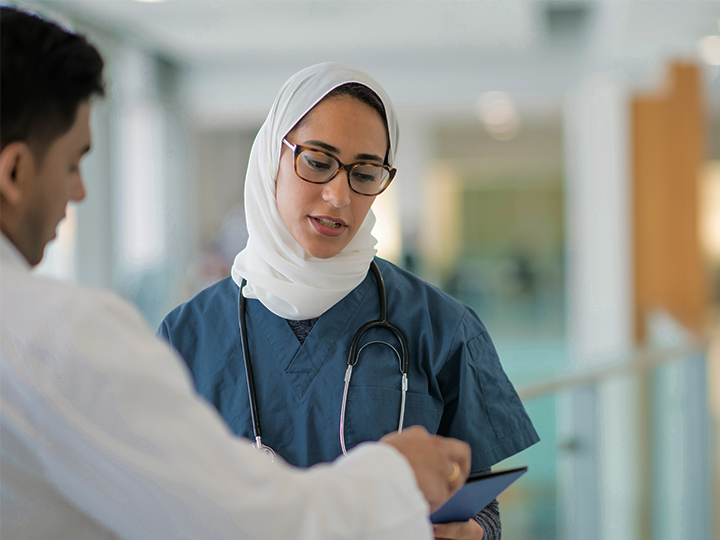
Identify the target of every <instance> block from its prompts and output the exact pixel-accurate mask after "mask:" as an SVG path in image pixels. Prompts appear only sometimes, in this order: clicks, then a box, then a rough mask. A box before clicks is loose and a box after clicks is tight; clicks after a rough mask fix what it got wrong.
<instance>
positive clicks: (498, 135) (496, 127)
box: [475, 92, 520, 141]
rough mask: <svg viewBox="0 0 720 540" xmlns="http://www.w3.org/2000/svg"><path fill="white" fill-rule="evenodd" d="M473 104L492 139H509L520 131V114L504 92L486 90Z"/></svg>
mask: <svg viewBox="0 0 720 540" xmlns="http://www.w3.org/2000/svg"><path fill="white" fill-rule="evenodd" d="M475 106H476V108H477V113H478V116H479V117H480V120H481V121H482V123H483V124H485V129H487V131H488V133H489V134H490V136H491V137H492V138H493V139H497V140H499V141H509V140H510V139H512V138H513V137H515V136H516V135H517V134H518V133H519V132H520V115H519V114H518V112H517V109H516V108H515V104H514V103H513V100H512V98H511V97H510V96H509V95H507V94H506V93H505V92H486V93H484V94H483V95H482V96H480V98H479V99H478V100H477V103H476V104H475Z"/></svg>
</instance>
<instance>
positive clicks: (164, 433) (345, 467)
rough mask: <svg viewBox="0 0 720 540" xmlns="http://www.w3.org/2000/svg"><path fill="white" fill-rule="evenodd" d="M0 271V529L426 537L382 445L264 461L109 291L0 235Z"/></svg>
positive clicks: (9, 534) (50, 534)
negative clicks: (306, 460) (315, 457)
mask: <svg viewBox="0 0 720 540" xmlns="http://www.w3.org/2000/svg"><path fill="white" fill-rule="evenodd" d="M0 285H1V287H0V292H1V294H0V320H1V324H0V368H1V371H0V445H1V449H0V492H1V497H2V499H1V500H0V512H1V514H0V536H1V537H2V538H3V540H12V539H15V538H32V539H44V538H47V539H53V540H62V539H73V540H82V539H90V538H92V539H103V538H133V539H135V538H137V539H153V540H158V539H164V538H183V539H194V538H198V539H200V538H201V539H203V540H205V539H214V540H219V539H225V538H228V539H230V538H232V539H233V540H238V539H244V538H263V539H272V540H289V539H308V540H310V539H312V540H321V539H323V538H332V539H360V538H368V539H370V538H372V539H393V540H397V539H405V538H407V539H413V540H416V539H418V538H430V537H431V528H430V524H429V522H428V519H427V514H428V505H427V503H426V502H425V500H424V499H423V497H422V494H421V493H420V491H419V490H418V488H417V484H416V481H415V478H414V475H413V472H412V469H411V468H410V466H409V465H408V463H407V461H406V460H405V459H404V458H403V457H402V456H401V455H400V454H399V453H398V452H397V451H396V450H395V449H394V448H392V447H390V446H388V445H379V444H366V445H363V446H362V447H360V448H358V449H357V450H356V451H353V452H351V453H350V455H349V456H347V457H346V458H342V459H339V460H337V461H336V462H335V463H333V464H331V465H321V466H317V467H314V468H312V469H310V470H309V471H305V472H303V471H300V470H298V469H293V468H291V467H289V466H287V465H286V464H284V463H271V462H270V461H269V460H268V459H267V458H265V457H263V456H261V455H259V454H257V453H256V452H255V451H254V450H253V449H251V448H250V447H249V446H248V441H246V440H243V439H236V438H233V437H232V436H231V435H230V434H229V432H228V430H227V429H226V427H225V425H224V424H223V422H222V420H221V419H220V417H219V416H218V415H217V414H216V412H215V410H214V409H212V408H211V407H210V406H208V405H207V404H205V403H204V402H202V401H200V400H199V399H198V398H197V397H196V395H195V394H194V392H193V390H192V388H191V385H190V382H189V377H188V374H187V373H186V371H185V369H184V367H183V366H182V365H181V364H180V362H179V361H178V359H177V358H176V357H175V356H174V354H173V353H172V352H171V351H170V350H169V349H168V348H166V346H165V345H164V344H162V343H160V341H158V340H157V339H156V338H155V337H154V336H153V335H152V333H151V332H150V331H149V330H148V329H147V327H146V325H145V324H144V322H143V321H142V319H141V317H140V315H139V314H138V312H137V311H136V310H135V309H133V308H132V307H131V306H130V305H128V304H127V303H126V302H124V301H123V300H121V299H120V298H118V297H117V296H115V295H113V294H110V293H107V292H103V291H95V290H90V289H87V288H84V287H80V286H77V285H72V284H66V283H60V282H57V281H54V280H49V279H45V278H41V277H37V276H34V275H33V274H31V272H30V271H29V268H28V265H27V264H26V263H25V261H24V259H22V258H21V256H20V255H19V253H18V252H17V251H16V249H15V248H14V246H13V245H12V244H11V243H10V242H9V241H8V240H7V239H6V238H5V237H4V236H1V235H0Z"/></svg>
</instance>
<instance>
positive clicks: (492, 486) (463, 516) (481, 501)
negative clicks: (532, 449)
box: [430, 467, 527, 523]
mask: <svg viewBox="0 0 720 540" xmlns="http://www.w3.org/2000/svg"><path fill="white" fill-rule="evenodd" d="M526 472H527V467H519V468H517V469H507V470H504V471H495V472H489V473H475V474H471V475H470V476H469V477H468V480H467V483H466V484H465V485H464V486H463V487H461V488H460V489H459V490H458V492H457V493H455V495H453V496H452V497H450V500H448V502H446V503H445V504H444V505H442V506H441V507H440V508H438V509H437V510H436V511H435V512H433V513H432V514H431V515H430V520H431V521H432V522H433V523H450V522H451V521H467V520H468V519H470V518H472V517H473V516H474V515H475V514H477V513H478V512H479V511H480V510H482V509H483V508H485V507H486V506H487V505H488V504H490V503H491V502H492V501H493V499H495V498H496V497H497V496H498V495H500V494H501V493H502V492H503V491H505V489H506V488H507V487H508V486H509V485H510V484H512V483H513V482H514V481H515V480H517V479H518V478H520V477H521V476H522V475H523V474H525V473H526Z"/></svg>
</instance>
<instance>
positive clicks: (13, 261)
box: [0, 233, 30, 271]
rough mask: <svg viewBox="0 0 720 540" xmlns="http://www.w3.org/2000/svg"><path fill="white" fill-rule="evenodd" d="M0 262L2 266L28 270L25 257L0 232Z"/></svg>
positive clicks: (28, 265) (28, 264) (28, 266)
mask: <svg viewBox="0 0 720 540" xmlns="http://www.w3.org/2000/svg"><path fill="white" fill-rule="evenodd" d="M0 262H2V265H3V266H5V265H7V266H10V267H11V268H17V269H23V270H27V271H29V270H30V263H28V262H27V259H25V257H23V255H22V253H20V251H19V250H18V248H16V247H15V244H13V243H12V242H11V241H10V239H8V238H7V237H6V236H5V235H4V234H2V233H0Z"/></svg>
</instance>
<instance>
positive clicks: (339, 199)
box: [322, 170, 352, 208]
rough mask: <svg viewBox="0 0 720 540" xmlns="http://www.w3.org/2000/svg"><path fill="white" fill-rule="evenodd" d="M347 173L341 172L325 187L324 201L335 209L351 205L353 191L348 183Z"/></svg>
mask: <svg viewBox="0 0 720 540" xmlns="http://www.w3.org/2000/svg"><path fill="white" fill-rule="evenodd" d="M347 174H348V173H347V171H342V170H341V171H340V172H338V174H337V175H336V176H335V178H333V179H332V180H330V181H329V182H328V183H327V184H325V185H324V189H323V193H322V195H323V200H324V201H325V202H326V203H329V204H332V205H333V206H334V207H335V208H342V207H344V206H347V205H349V204H350V197H351V195H352V191H351V190H350V184H349V183H348V177H347Z"/></svg>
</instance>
